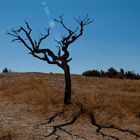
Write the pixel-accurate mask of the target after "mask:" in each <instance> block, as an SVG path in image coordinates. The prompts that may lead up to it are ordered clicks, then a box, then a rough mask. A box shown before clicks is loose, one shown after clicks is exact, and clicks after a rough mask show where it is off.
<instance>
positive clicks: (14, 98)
mask: <svg viewBox="0 0 140 140" xmlns="http://www.w3.org/2000/svg"><path fill="white" fill-rule="evenodd" d="M63 92H64V77H63V75H61V74H43V73H11V74H1V75H0V102H1V103H0V108H1V110H0V112H4V110H7V113H8V111H9V110H10V111H11V112H9V114H10V113H12V111H13V112H16V114H17V116H23V115H24V113H25V112H30V114H31V113H33V114H38V115H39V114H44V115H45V114H50V113H52V112H55V111H59V110H62V109H64V108H63ZM72 102H73V105H72V106H71V107H69V108H68V111H67V114H71V115H72V114H73V112H75V111H77V105H80V106H83V107H84V108H85V109H86V110H87V111H88V112H92V113H94V115H95V117H96V118H97V121H98V122H99V123H101V124H106V125H108V124H115V125H117V126H121V127H123V128H131V129H132V130H136V131H139V129H140V80H127V79H108V78H93V77H84V76H78V75H72ZM13 105H16V108H12V106H13ZM10 115H11V114H10Z"/></svg>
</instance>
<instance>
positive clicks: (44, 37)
mask: <svg viewBox="0 0 140 140" xmlns="http://www.w3.org/2000/svg"><path fill="white" fill-rule="evenodd" d="M46 30H47V34H45V35H42V37H41V38H40V39H39V41H38V44H37V48H39V46H40V44H41V42H42V41H43V40H45V39H46V38H47V37H48V36H49V35H50V28H48V29H46Z"/></svg>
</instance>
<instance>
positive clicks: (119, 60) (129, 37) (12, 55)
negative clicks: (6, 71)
mask: <svg viewBox="0 0 140 140" xmlns="http://www.w3.org/2000/svg"><path fill="white" fill-rule="evenodd" d="M87 13H88V14H89V16H90V17H91V18H92V19H94V22H93V23H92V24H90V25H88V26H86V27H85V30H84V35H83V36H82V37H81V38H80V39H79V40H77V41H76V42H75V43H74V44H72V46H71V47H70V52H71V57H72V58H73V60H72V61H71V62H70V63H69V64H70V66H71V73H76V74H80V73H82V72H83V71H85V70H88V69H99V70H100V69H103V70H107V69H108V68H109V67H114V68H116V69H119V68H124V69H125V70H134V71H135V72H138V73H140V62H139V61H140V0H1V3H0V48H1V50H0V70H2V69H3V68H4V67H7V68H10V69H11V70H13V71H17V72H27V71H39V72H62V70H61V69H59V68H58V67H57V66H55V65H49V64H47V63H45V62H43V61H41V60H37V59H35V58H33V57H32V56H31V55H29V54H28V51H27V50H26V49H25V48H24V47H23V46H22V44H20V43H16V42H14V43H11V42H10V41H11V40H12V38H11V37H10V36H7V35H6V31H8V30H10V29H11V28H12V27H20V26H24V20H27V21H28V22H29V23H30V25H31V27H32V29H33V37H34V38H38V34H39V33H40V32H43V31H44V28H45V27H48V26H49V22H50V21H51V20H52V19H53V18H57V17H59V16H60V15H62V14H63V16H64V20H65V22H66V24H67V25H68V26H69V27H71V28H73V27H76V26H77V24H76V22H75V21H74V20H73V17H77V16H81V17H84V16H85V15H86V14H87ZM52 26H54V27H53V37H52V39H51V40H46V41H45V43H43V44H42V45H44V47H49V48H51V49H53V50H57V48H56V47H55V45H56V44H55V42H53V40H54V39H55V38H59V37H60V35H61V31H60V30H58V27H57V25H52ZM53 38H54V39H53ZM42 47H43V46H42Z"/></svg>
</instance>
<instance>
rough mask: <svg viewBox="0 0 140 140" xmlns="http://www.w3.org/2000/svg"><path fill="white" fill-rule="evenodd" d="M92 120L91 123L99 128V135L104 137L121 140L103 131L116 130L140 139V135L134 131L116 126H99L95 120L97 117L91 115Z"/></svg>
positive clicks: (97, 130)
mask: <svg viewBox="0 0 140 140" xmlns="http://www.w3.org/2000/svg"><path fill="white" fill-rule="evenodd" d="M89 115H90V119H91V123H92V124H93V125H94V126H96V127H97V129H96V132H97V134H101V135H102V136H103V137H110V138H112V139H114V140H119V138H117V137H115V136H111V135H107V134H105V133H103V132H102V131H101V130H102V129H114V130H118V131H121V132H125V133H129V134H130V135H133V136H135V137H136V138H140V135H138V134H137V133H135V132H134V131H132V130H128V129H122V128H119V127H117V126H114V125H110V126H104V125H99V124H98V123H97V122H96V119H95V116H94V115H93V114H92V113H90V114H89Z"/></svg>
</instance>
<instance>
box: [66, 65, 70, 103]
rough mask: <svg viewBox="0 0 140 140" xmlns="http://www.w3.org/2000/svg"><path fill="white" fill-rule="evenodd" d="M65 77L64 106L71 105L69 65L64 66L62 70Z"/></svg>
mask: <svg viewBox="0 0 140 140" xmlns="http://www.w3.org/2000/svg"><path fill="white" fill-rule="evenodd" d="M64 75H65V93H64V104H65V105H69V104H71V76H70V68H69V65H66V67H65V70H64Z"/></svg>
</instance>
